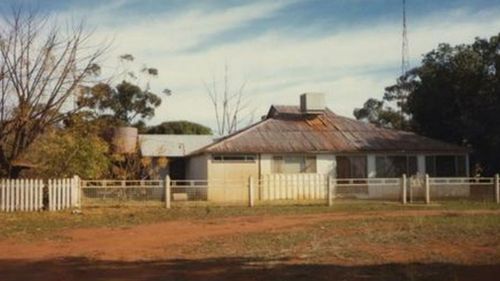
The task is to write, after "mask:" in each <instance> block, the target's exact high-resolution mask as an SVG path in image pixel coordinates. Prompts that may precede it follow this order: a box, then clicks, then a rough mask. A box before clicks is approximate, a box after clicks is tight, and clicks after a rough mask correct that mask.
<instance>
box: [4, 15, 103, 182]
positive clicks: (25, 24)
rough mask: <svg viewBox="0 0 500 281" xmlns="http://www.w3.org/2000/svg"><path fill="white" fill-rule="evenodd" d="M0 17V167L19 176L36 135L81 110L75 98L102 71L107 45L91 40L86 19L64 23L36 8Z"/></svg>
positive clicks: (7, 172)
mask: <svg viewBox="0 0 500 281" xmlns="http://www.w3.org/2000/svg"><path fill="white" fill-rule="evenodd" d="M0 21H2V25H1V27H0V168H1V170H3V171H4V173H6V174H7V175H8V176H10V177H17V176H18V174H19V172H20V168H19V167H18V166H16V165H15V162H16V161H17V160H19V159H20V158H21V157H23V153H24V152H25V151H26V150H27V148H29V146H30V145H31V144H32V143H33V142H34V141H35V139H36V138H37V137H38V136H40V135H41V134H42V133H43V132H44V131H45V130H46V129H47V128H48V127H50V126H54V125H55V124H58V123H60V122H61V121H62V120H64V119H65V118H67V117H68V116H70V115H71V114H72V113H74V112H76V111H78V110H79V108H78V107H77V106H76V105H75V104H74V97H75V96H76V95H78V92H79V89H80V86H84V85H85V84H86V83H89V82H90V80H89V79H91V78H95V77H96V76H97V75H99V72H100V67H99V65H98V64H97V62H98V59H99V58H100V57H101V56H102V55H103V54H104V53H105V51H106V50H107V49H108V47H109V44H105V43H103V44H100V45H98V46H96V45H92V44H93V43H92V42H91V41H90V39H91V37H92V36H91V35H92V32H87V31H85V28H84V24H83V22H82V23H79V24H75V25H67V26H66V27H60V26H58V25H56V24H55V23H54V22H53V21H52V20H51V18H50V17H48V16H44V15H41V14H39V13H37V12H36V11H27V10H23V9H21V8H18V9H13V10H12V13H11V14H9V15H7V16H4V17H3V18H1V19H0Z"/></svg>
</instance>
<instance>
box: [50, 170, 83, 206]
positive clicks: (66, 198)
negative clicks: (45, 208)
mask: <svg viewBox="0 0 500 281" xmlns="http://www.w3.org/2000/svg"><path fill="white" fill-rule="evenodd" d="M48 190H49V211H59V210H64V209H69V208H73V207H80V180H79V178H78V177H74V178H72V179H53V180H49V182H48Z"/></svg>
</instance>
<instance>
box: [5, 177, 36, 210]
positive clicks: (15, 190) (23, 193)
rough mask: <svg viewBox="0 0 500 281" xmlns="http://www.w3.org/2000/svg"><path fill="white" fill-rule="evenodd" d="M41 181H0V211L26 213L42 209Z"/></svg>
mask: <svg viewBox="0 0 500 281" xmlns="http://www.w3.org/2000/svg"><path fill="white" fill-rule="evenodd" d="M43 187H44V185H43V181H41V180H33V179H16V180H7V179H2V180H1V181H0V211H2V212H17V211H22V212H28V211H38V210H41V209H42V208H43Z"/></svg>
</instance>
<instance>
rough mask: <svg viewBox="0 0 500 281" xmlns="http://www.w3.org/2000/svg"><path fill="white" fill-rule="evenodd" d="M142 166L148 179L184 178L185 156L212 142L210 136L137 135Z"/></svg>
mask: <svg viewBox="0 0 500 281" xmlns="http://www.w3.org/2000/svg"><path fill="white" fill-rule="evenodd" d="M138 142H139V148H140V152H141V156H142V164H143V167H145V168H146V169H145V170H146V172H147V174H148V175H147V176H148V178H150V179H164V178H165V176H166V175H170V177H171V178H174V179H184V178H185V173H184V171H185V156H186V155H188V154H190V153H191V152H193V151H195V150H197V149H200V148H202V147H204V146H206V145H208V144H210V143H212V142H213V136H212V135H147V134H139V135H138Z"/></svg>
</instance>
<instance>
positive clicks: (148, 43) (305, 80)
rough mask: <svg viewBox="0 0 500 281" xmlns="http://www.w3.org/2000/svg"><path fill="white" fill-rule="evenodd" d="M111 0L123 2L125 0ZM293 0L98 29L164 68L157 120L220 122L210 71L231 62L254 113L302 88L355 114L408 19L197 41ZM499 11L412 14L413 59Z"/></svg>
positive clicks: (386, 71)
mask: <svg viewBox="0 0 500 281" xmlns="http://www.w3.org/2000/svg"><path fill="white" fill-rule="evenodd" d="M245 3H246V2H245ZM114 5H115V6H112V7H113V9H116V5H123V2H115V3H114ZM289 5H290V2H289V1H282V2H281V1H280V2H271V1H266V2H256V3H252V4H246V5H243V6H233V7H226V8H221V9H213V10H206V9H204V8H203V7H194V8H192V9H189V10H186V11H185V12H182V13H179V14H178V15H176V16H172V15H171V13H169V14H168V16H167V15H166V14H165V15H164V16H162V14H161V13H157V14H155V15H154V17H151V18H147V17H146V18H142V19H140V20H139V19H138V20H135V21H134V22H133V23H128V24H123V25H112V24H107V25H104V26H101V27H99V29H98V33H97V34H96V35H97V37H100V38H102V37H106V36H110V35H114V37H115V48H114V50H113V52H112V53H111V54H110V55H109V57H110V60H109V61H108V62H107V63H108V64H110V65H112V64H113V63H112V61H113V59H114V58H115V57H117V56H118V54H123V53H132V54H134V56H136V57H137V58H138V60H139V61H141V62H144V63H146V64H148V65H150V66H155V67H157V68H158V69H159V71H160V77H159V78H158V79H157V80H156V81H154V82H153V86H154V87H155V88H156V89H161V88H163V87H168V88H170V89H172V90H173V96H171V97H168V98H165V99H164V103H163V105H162V106H161V108H159V110H158V111H157V114H156V117H155V118H154V119H153V120H152V121H151V123H159V122H162V121H165V120H176V119H188V120H192V121H195V122H200V123H203V124H206V125H209V126H212V127H214V126H215V122H214V117H213V113H212V108H211V104H210V103H209V100H208V97H207V95H206V92H205V89H204V86H203V81H209V80H211V79H212V77H213V76H215V77H217V78H219V79H221V78H222V71H223V68H224V64H225V63H226V62H227V63H228V64H229V67H230V81H231V85H232V86H233V87H234V88H236V87H239V86H240V85H241V84H242V83H243V82H245V81H246V83H247V87H246V93H247V96H248V97H249V99H250V101H251V104H252V108H254V109H255V111H256V116H260V115H262V114H265V112H266V110H267V108H268V106H269V105H270V104H278V103H282V104H297V103H298V95H299V94H300V93H302V92H307V91H315V92H317V91H320V92H325V93H327V94H328V97H327V102H328V105H329V107H330V108H332V110H334V111H336V112H337V113H339V114H343V115H349V116H351V115H352V111H353V109H354V108H355V107H358V106H361V105H362V104H363V102H364V101H365V100H366V99H367V98H369V97H381V96H382V95H383V89H384V87H385V86H388V85H390V84H392V83H393V82H394V81H395V78H396V77H397V76H398V74H399V69H400V68H399V64H400V52H401V51H400V48H401V27H400V25H399V24H395V23H393V22H388V21H380V22H373V23H372V24H370V25H366V26H359V25H356V27H355V28H345V29H343V30H341V31H338V30H335V31H331V32H328V30H320V31H319V32H317V34H313V35H314V36H312V35H311V34H307V33H304V32H293V30H290V29H288V30H287V29H282V28H274V27H273V26H269V27H268V28H267V29H266V30H264V31H263V32H260V33H258V34H256V35H255V36H249V37H245V38H244V39H240V40H235V41H231V40H229V39H227V38H226V40H222V41H220V42H217V43H216V44H210V46H207V47H206V48H203V47H202V48H200V47H199V45H200V44H201V45H203V42H206V41H207V40H210V39H211V38H213V37H214V36H217V35H220V34H221V33H223V32H226V31H228V30H233V31H238V30H239V29H240V28H242V27H248V26H251V25H252V24H254V23H256V22H258V21H260V20H263V19H268V18H273V17H274V16H275V14H276V13H277V12H278V11H280V10H282V9H283V8H284V7H287V6H289ZM297 12H299V11H297ZM499 12H500V10H499V9H497V8H492V9H488V10H481V11H479V12H476V11H474V12H473V11H471V10H469V9H467V8H460V9H456V10H450V11H448V12H445V13H443V12H439V13H435V14H430V15H427V16H425V17H420V18H414V19H411V20H410V22H409V41H410V53H411V57H412V65H417V64H418V61H419V60H420V58H421V57H420V56H421V54H423V53H426V52H428V51H430V50H431V49H433V48H435V47H436V46H437V44H438V43H440V42H448V43H451V44H459V43H469V42H472V41H473V39H474V37H476V36H481V37H488V36H491V35H493V34H495V33H497V32H498V26H500V19H499V18H498V17H497V15H498V14H499ZM109 16H110V14H109V9H104V8H103V9H102V10H101V12H100V13H99V14H96V15H94V16H93V22H94V23H100V22H102V23H106V22H108V20H109V19H105V20H104V19H102V20H99V17H109ZM304 28H305V30H307V28H309V27H307V26H306V27H304ZM318 28H321V27H318ZM284 30H287V31H286V32H285V31H284ZM195 46H197V48H196V51H193V50H192V48H193V47H195Z"/></svg>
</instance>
